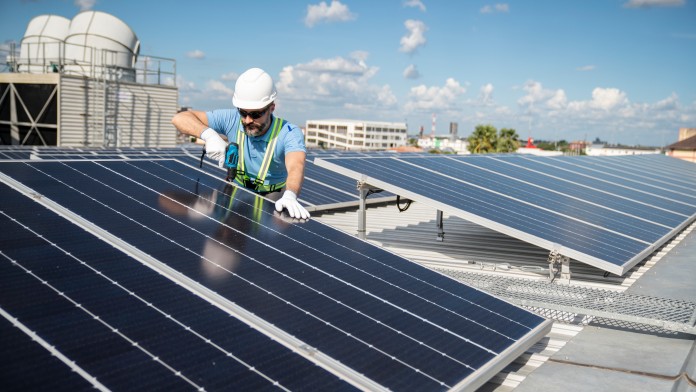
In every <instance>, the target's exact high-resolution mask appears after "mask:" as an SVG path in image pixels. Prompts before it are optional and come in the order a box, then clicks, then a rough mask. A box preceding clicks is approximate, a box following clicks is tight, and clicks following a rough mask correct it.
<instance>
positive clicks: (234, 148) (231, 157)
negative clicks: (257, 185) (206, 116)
mask: <svg viewBox="0 0 696 392" xmlns="http://www.w3.org/2000/svg"><path fill="white" fill-rule="evenodd" d="M238 161H239V145H238V144H237V143H235V142H230V144H228V145H227V148H226V149H225V167H226V168H227V181H234V178H235V177H237V163H238Z"/></svg>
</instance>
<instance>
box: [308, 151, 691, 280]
mask: <svg viewBox="0 0 696 392" xmlns="http://www.w3.org/2000/svg"><path fill="white" fill-rule="evenodd" d="M335 159H336V158H333V159H332V158H317V159H315V161H314V162H315V163H316V164H317V165H318V166H321V167H324V168H326V169H329V170H332V171H334V172H336V173H338V174H342V175H344V176H347V177H350V178H353V179H355V180H357V181H359V182H362V183H364V184H367V185H371V186H373V187H377V188H380V189H384V190H387V191H389V192H391V193H394V194H397V195H400V196H402V197H406V198H409V199H411V200H414V201H418V202H421V203H423V204H425V205H429V206H432V207H434V208H436V209H437V210H440V211H444V212H447V213H449V214H451V215H455V216H459V217H461V218H463V219H466V220H468V221H470V222H473V223H476V224H479V225H481V226H484V227H487V228H489V229H492V230H495V231H498V232H500V233H503V234H506V235H509V236H511V237H514V238H517V239H520V240H522V241H525V242H527V243H530V244H533V245H536V246H539V247H541V248H544V249H547V250H549V252H556V253H558V254H561V255H563V256H567V257H569V258H571V259H575V260H577V261H580V262H583V263H586V264H588V265H591V266H593V267H597V268H599V269H602V270H604V271H608V272H610V273H613V274H616V275H619V276H622V275H624V274H625V273H626V272H627V271H628V270H630V269H631V268H632V267H633V266H634V265H636V264H638V263H639V262H640V261H641V260H643V259H644V258H645V257H647V256H648V255H650V254H652V253H653V252H654V251H655V250H656V249H658V248H659V246H661V245H662V244H664V243H665V242H666V241H668V240H669V239H670V238H672V237H673V236H674V235H676V234H677V233H678V232H679V231H681V230H683V229H684V228H685V227H687V226H688V225H689V224H691V223H692V222H693V221H694V220H696V214H695V215H693V216H692V217H690V218H689V219H687V220H686V221H685V222H683V223H682V224H680V225H679V226H677V227H676V228H674V229H673V230H671V231H670V232H669V233H667V234H666V235H664V236H663V237H662V238H660V240H658V241H656V242H655V244H653V245H649V246H646V248H645V249H644V250H643V251H642V252H640V253H638V254H636V255H635V256H633V257H632V258H631V259H629V260H627V261H626V262H625V263H624V264H622V265H616V264H612V263H609V262H607V261H605V260H602V259H600V258H597V257H595V256H592V255H588V254H586V253H583V252H580V251H578V250H575V249H571V248H568V247H565V246H563V245H561V244H558V243H554V242H551V241H548V240H545V239H543V238H540V237H537V236H535V235H531V234H529V233H526V232H524V231H520V230H517V229H514V228H511V227H509V226H506V225H503V224H501V223H498V222H495V221H492V220H490V219H486V218H484V217H481V216H478V215H476V214H472V213H470V212H468V211H465V210H462V209H459V208H456V207H453V206H450V205H448V204H445V203H442V202H438V201H436V200H433V199H431V198H428V197H427V196H424V195H422V194H419V193H416V192H413V191H411V190H409V189H406V188H402V187H400V186H398V185H394V184H392V183H389V182H386V181H382V180H379V179H376V178H373V177H370V176H369V175H367V174H365V173H360V172H356V171H354V170H351V169H348V168H345V167H343V166H341V165H340V164H337V163H335V162H332V160H335ZM338 159H339V160H340V159H353V158H338ZM380 159H390V158H380Z"/></svg>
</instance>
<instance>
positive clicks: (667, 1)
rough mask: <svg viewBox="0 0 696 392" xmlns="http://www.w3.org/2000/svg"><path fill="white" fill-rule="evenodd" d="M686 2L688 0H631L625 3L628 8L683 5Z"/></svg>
mask: <svg viewBox="0 0 696 392" xmlns="http://www.w3.org/2000/svg"><path fill="white" fill-rule="evenodd" d="M685 4H686V0H629V1H627V2H625V3H624V7H626V8H648V7H681V6H683V5H685Z"/></svg>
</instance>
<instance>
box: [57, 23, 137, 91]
mask: <svg viewBox="0 0 696 392" xmlns="http://www.w3.org/2000/svg"><path fill="white" fill-rule="evenodd" d="M139 51H140V41H138V37H137V36H136V35H135V33H134V32H133V30H131V28H130V27H128V25H127V24H125V23H124V22H123V21H121V20H120V19H118V18H117V17H115V16H113V15H110V14H107V13H104V12H99V11H84V12H81V13H79V14H77V15H75V17H74V18H73V19H72V21H71V22H70V29H69V31H68V34H67V36H66V38H65V68H64V70H65V72H66V73H68V74H77V75H84V76H90V77H106V78H108V79H120V80H124V79H125V80H129V81H134V80H135V70H134V67H135V62H136V60H137V58H138V52H139Z"/></svg>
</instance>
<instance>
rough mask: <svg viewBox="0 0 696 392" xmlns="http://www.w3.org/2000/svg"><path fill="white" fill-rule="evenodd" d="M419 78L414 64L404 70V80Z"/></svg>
mask: <svg viewBox="0 0 696 392" xmlns="http://www.w3.org/2000/svg"><path fill="white" fill-rule="evenodd" d="M420 76H421V75H420V72H418V68H416V66H415V64H411V65H409V66H408V67H406V69H404V78H406V79H418V78H420Z"/></svg>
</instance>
